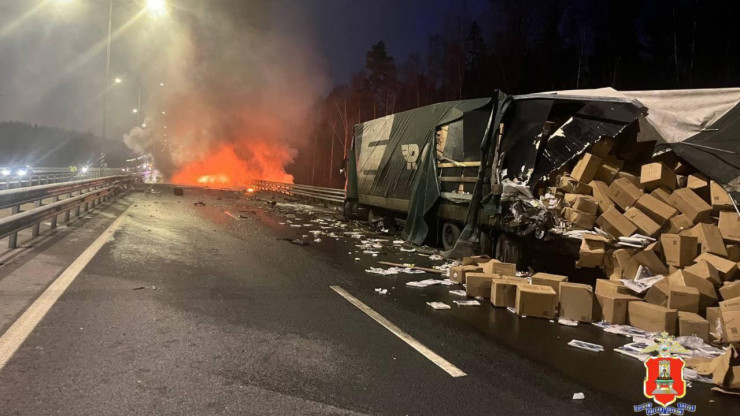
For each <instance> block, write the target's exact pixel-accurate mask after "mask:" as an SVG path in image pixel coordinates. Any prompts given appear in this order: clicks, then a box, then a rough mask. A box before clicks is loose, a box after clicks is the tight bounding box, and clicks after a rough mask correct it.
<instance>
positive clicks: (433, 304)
mask: <svg viewBox="0 0 740 416" xmlns="http://www.w3.org/2000/svg"><path fill="white" fill-rule="evenodd" d="M427 305H429V306H431V307H432V309H436V310H440V309H442V310H444V309H451V307H450V305H448V304H446V303H442V302H427Z"/></svg>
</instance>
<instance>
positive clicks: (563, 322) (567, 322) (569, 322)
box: [558, 318, 578, 326]
mask: <svg viewBox="0 0 740 416" xmlns="http://www.w3.org/2000/svg"><path fill="white" fill-rule="evenodd" d="M558 323H559V324H560V325H565V326H578V321H574V320H572V319H565V318H560V319H558Z"/></svg>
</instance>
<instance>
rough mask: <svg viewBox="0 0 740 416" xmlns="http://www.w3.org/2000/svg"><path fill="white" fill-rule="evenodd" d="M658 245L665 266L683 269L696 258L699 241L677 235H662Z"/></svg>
mask: <svg viewBox="0 0 740 416" xmlns="http://www.w3.org/2000/svg"><path fill="white" fill-rule="evenodd" d="M660 243H661V245H662V246H663V255H664V256H665V262H666V264H668V265H671V266H675V267H684V266H687V265H689V264H691V262H692V261H693V260H694V258H696V254H697V251H698V243H699V239H698V238H696V237H692V236H684V235H678V234H662V235H661V236H660Z"/></svg>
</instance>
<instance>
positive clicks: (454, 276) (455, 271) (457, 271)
mask: <svg viewBox="0 0 740 416" xmlns="http://www.w3.org/2000/svg"><path fill="white" fill-rule="evenodd" d="M469 272H471V273H482V272H483V268H482V267H480V266H474V265H468V266H455V267H450V280H452V281H453V282H455V283H465V274H466V273H469Z"/></svg>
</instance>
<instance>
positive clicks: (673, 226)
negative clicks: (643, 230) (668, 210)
mask: <svg viewBox="0 0 740 416" xmlns="http://www.w3.org/2000/svg"><path fill="white" fill-rule="evenodd" d="M668 224H669V226H668V230H667V231H668V232H669V233H671V234H678V233H680V232H681V231H684V230H688V229H690V228H691V227H693V226H694V223H693V222H691V220H690V219H689V217H687V216H686V215H684V214H678V215H676V216H674V217H671V219H670V220H668Z"/></svg>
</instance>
